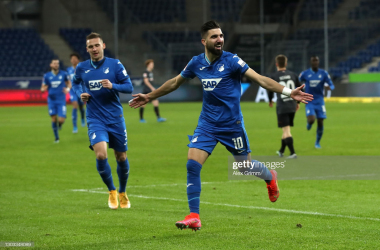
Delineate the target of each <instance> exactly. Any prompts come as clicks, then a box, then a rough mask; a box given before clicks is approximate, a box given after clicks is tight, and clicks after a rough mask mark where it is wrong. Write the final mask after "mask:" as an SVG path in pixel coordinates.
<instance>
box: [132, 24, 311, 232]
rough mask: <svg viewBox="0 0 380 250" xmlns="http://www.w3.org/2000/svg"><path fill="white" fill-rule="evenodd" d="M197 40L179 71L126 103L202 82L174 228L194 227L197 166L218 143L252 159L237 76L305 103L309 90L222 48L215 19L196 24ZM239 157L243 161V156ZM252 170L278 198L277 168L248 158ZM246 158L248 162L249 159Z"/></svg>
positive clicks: (196, 221)
mask: <svg viewBox="0 0 380 250" xmlns="http://www.w3.org/2000/svg"><path fill="white" fill-rule="evenodd" d="M201 38H202V40H201V42H202V44H203V45H204V46H205V53H202V54H200V55H198V56H195V57H193V58H192V59H191V60H190V62H189V63H188V64H187V66H186V67H185V68H184V69H183V71H182V72H181V74H180V75H178V76H176V77H174V78H172V79H170V80H168V81H166V82H165V83H164V84H163V85H162V86H161V87H160V88H158V89H156V90H154V91H152V92H151V93H149V94H141V93H139V94H135V95H133V96H134V97H135V98H134V99H133V100H131V101H130V104H129V105H130V106H131V107H133V108H138V107H141V106H143V105H145V104H146V103H148V102H149V101H151V100H154V99H156V98H158V97H160V96H163V95H166V94H168V93H170V92H172V91H174V90H176V89H177V88H178V87H179V86H180V85H181V84H183V83H184V82H186V79H192V78H194V77H198V78H199V80H200V81H201V83H202V87H203V107H202V112H201V114H200V117H199V120H198V126H197V128H196V129H195V131H194V135H193V136H192V138H191V141H190V143H189V144H188V147H189V151H188V161H187V165H186V167H187V197H188V203H189V208H190V214H189V215H187V216H186V217H185V219H184V220H182V221H178V222H177V223H176V226H177V227H178V228H181V229H184V228H191V229H192V230H199V229H200V228H201V221H200V219H199V203H200V193H201V178H200V173H201V169H202V165H203V164H204V163H205V162H206V160H207V158H208V157H209V156H210V155H211V153H212V151H213V150H214V148H215V146H216V144H217V143H218V142H220V143H221V144H223V145H224V146H225V147H226V149H227V150H228V151H229V152H230V153H232V155H233V156H234V157H235V159H236V161H239V162H240V161H244V162H245V161H251V155H250V152H251V150H250V147H249V142H248V137H247V133H246V131H245V128H244V122H243V116H242V113H241V110H240V96H241V78H242V77H243V76H246V77H247V78H248V79H250V80H252V81H254V82H257V83H258V84H259V85H260V86H262V87H264V88H266V89H268V90H270V91H273V92H277V93H282V94H284V95H287V96H290V97H292V98H293V99H296V100H298V101H302V102H304V103H307V101H311V100H312V99H313V98H312V95H310V94H306V93H303V92H302V91H301V88H297V89H295V90H290V89H289V88H287V87H284V86H282V85H280V84H278V83H277V82H275V81H274V80H272V79H270V78H267V77H264V76H261V75H259V74H257V73H256V72H255V71H253V70H252V69H250V68H249V67H248V65H247V64H246V63H245V62H244V61H243V60H242V59H240V58H239V57H238V56H237V55H236V54H232V53H230V52H227V51H223V45H224V35H223V33H222V30H221V28H220V26H219V24H218V23H216V22H215V21H208V22H206V23H205V24H203V25H202V27H201ZM242 159H244V160H242ZM252 162H253V163H254V165H253V166H254V167H253V168H252V169H251V170H250V171H252V172H260V173H261V175H259V176H258V177H259V178H261V179H263V180H265V182H266V183H267V189H268V194H269V199H270V200H271V201H272V202H275V201H276V200H277V198H278V197H279V194H280V192H279V188H278V185H277V173H276V171H274V170H271V171H269V170H268V169H267V168H266V166H265V165H264V164H262V163H260V162H258V161H255V160H252ZM249 163H250V162H249Z"/></svg>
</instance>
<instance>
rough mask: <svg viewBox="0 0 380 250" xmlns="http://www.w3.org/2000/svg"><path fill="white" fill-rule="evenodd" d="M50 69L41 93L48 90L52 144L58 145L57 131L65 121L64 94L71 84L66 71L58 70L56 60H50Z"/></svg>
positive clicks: (45, 76) (68, 90)
mask: <svg viewBox="0 0 380 250" xmlns="http://www.w3.org/2000/svg"><path fill="white" fill-rule="evenodd" d="M50 68H51V71H50V72H47V73H46V74H45V75H44V78H43V81H42V85H41V92H45V91H46V90H48V93H49V94H48V109H49V115H50V117H51V126H52V128H53V132H54V136H55V141H54V142H55V143H58V142H59V135H58V129H61V127H62V124H63V123H64V122H65V119H66V94H67V93H69V92H70V88H71V82H70V79H69V76H68V74H67V73H66V71H63V70H60V69H59V60H58V59H53V60H51V63H50ZM57 116H58V120H57ZM57 121H58V126H57Z"/></svg>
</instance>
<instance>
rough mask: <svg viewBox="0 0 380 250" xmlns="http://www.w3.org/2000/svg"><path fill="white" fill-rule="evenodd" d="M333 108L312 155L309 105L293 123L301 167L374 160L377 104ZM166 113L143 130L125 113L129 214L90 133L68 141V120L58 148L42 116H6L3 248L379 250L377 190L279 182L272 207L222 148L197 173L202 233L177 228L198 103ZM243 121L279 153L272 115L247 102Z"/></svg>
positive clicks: (263, 150) (360, 184)
mask: <svg viewBox="0 0 380 250" xmlns="http://www.w3.org/2000/svg"><path fill="white" fill-rule="evenodd" d="M326 106H327V115H328V119H327V120H326V121H325V133H324V135H323V138H322V141H321V145H322V149H321V150H316V149H314V141H315V129H316V126H315V125H314V127H313V128H312V130H311V131H306V118H305V108H304V106H303V105H302V107H301V109H300V110H299V112H298V113H297V114H296V118H295V127H294V128H293V129H292V134H293V137H294V142H295V143H294V144H295V149H296V151H297V154H298V155H299V156H303V155H342V156H346V155H379V152H380V151H379V148H380V147H379V142H380V126H379V123H380V116H379V105H378V104H349V103H348V104H337V103H327V105H326ZM160 111H161V114H162V116H163V117H165V118H167V119H168V120H167V122H165V123H157V122H156V121H155V116H154V112H153V106H152V105H148V106H147V107H146V109H145V114H146V120H147V121H148V123H146V124H140V123H139V120H138V111H137V110H132V109H130V108H129V107H127V106H125V107H124V114H125V117H126V124H127V130H128V147H129V151H128V158H129V161H130V165H131V170H130V177H129V181H128V186H129V187H128V188H127V191H128V195H129V198H130V200H131V208H130V209H127V210H121V209H120V208H119V209H118V210H110V209H109V208H108V206H107V199H108V195H107V194H106V191H107V190H106V188H105V185H104V184H103V182H102V181H101V179H100V177H99V175H98V173H97V171H96V165H95V156H94V153H93V152H92V151H90V150H89V149H88V138H87V128H82V127H79V133H78V134H72V133H71V131H72V125H71V117H70V115H68V119H67V120H66V123H65V124H64V125H63V129H62V130H61V131H60V137H61V138H60V143H59V144H53V140H54V136H53V132H52V129H51V122H50V117H49V115H48V111H47V107H46V106H39V107H1V108H0V117H1V119H0V159H1V163H0V176H1V179H0V180H1V181H0V190H1V191H0V242H5V241H7V242H8V241H21V242H28V241H33V242H34V244H35V249H244V248H250V249H314V248H318V249H379V248H380V241H379V238H380V234H379V228H380V210H379V207H380V199H379V192H378V191H379V190H380V182H379V181H377V180H372V181H371V180H370V181H368V180H367V181H366V180H314V181H307V180H287V181H280V182H279V185H280V190H281V196H280V198H279V200H278V201H277V202H276V203H271V202H270V201H269V199H268V195H267V190H266V187H265V183H264V182H263V181H261V180H257V181H228V176H227V157H228V156H229V153H228V152H227V151H226V150H225V148H224V147H223V146H222V145H218V146H217V147H216V148H215V151H214V152H213V154H212V155H211V157H210V158H209V159H208V160H207V162H206V163H205V164H204V166H203V170H202V175H201V176H202V182H203V183H204V184H203V185H202V194H201V210H200V211H201V220H202V229H201V230H200V231H199V232H192V231H191V230H183V231H181V230H178V229H176V227H175V225H174V224H175V222H176V221H177V220H181V219H183V217H184V216H185V215H187V214H188V206H187V197H186V160H187V151H188V148H187V146H186V145H187V143H188V139H187V135H188V134H189V135H190V134H192V133H193V131H194V129H195V127H196V124H197V120H198V116H199V113H200V111H201V103H163V104H161V105H160ZM242 111H243V114H244V119H245V126H246V130H247V133H248V137H249V139H250V144H251V149H252V151H253V154H255V155H272V154H274V152H275V151H276V150H278V148H279V146H280V138H281V130H280V129H278V128H277V124H276V115H275V108H272V109H270V108H269V107H268V105H267V104H264V103H259V104H256V103H253V102H244V103H242ZM68 114H71V105H69V106H68ZM108 153H109V162H110V165H111V167H112V171H113V176H114V182H115V185H116V186H118V179H117V174H116V161H115V157H114V155H113V151H112V150H109V151H108ZM286 154H289V152H288V151H287V152H286ZM357 167H358V168H360V166H357ZM72 190H79V191H72ZM80 190H82V191H80ZM86 190H90V191H91V192H89V191H86ZM316 213H319V214H316ZM297 224H301V225H302V228H301V227H297V226H296V225H297Z"/></svg>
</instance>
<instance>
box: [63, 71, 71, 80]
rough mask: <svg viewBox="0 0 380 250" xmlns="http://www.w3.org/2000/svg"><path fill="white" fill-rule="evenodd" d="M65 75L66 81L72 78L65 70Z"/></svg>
mask: <svg viewBox="0 0 380 250" xmlns="http://www.w3.org/2000/svg"><path fill="white" fill-rule="evenodd" d="M64 77H65V82H67V81H69V80H71V79H70V75H69V73H68V72H67V71H65V76H64Z"/></svg>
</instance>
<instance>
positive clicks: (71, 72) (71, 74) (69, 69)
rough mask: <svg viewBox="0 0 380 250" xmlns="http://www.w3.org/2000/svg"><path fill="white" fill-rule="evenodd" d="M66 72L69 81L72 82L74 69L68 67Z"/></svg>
mask: <svg viewBox="0 0 380 250" xmlns="http://www.w3.org/2000/svg"><path fill="white" fill-rule="evenodd" d="M66 71H67V74H69V76H70V79H71V80H73V77H74V73H75V69H74V67H73V66H71V67H68V68H67V70H66Z"/></svg>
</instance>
